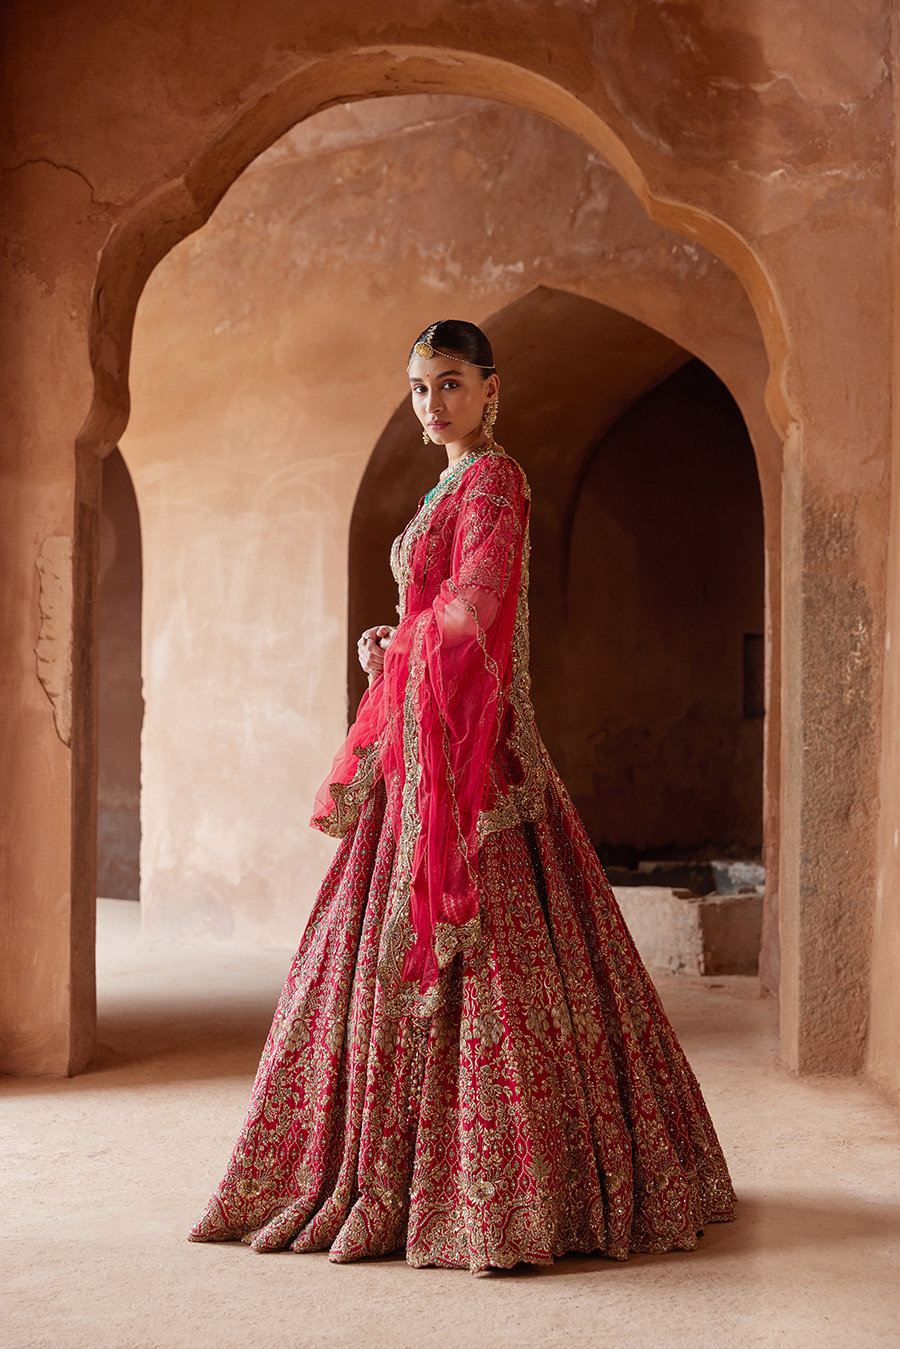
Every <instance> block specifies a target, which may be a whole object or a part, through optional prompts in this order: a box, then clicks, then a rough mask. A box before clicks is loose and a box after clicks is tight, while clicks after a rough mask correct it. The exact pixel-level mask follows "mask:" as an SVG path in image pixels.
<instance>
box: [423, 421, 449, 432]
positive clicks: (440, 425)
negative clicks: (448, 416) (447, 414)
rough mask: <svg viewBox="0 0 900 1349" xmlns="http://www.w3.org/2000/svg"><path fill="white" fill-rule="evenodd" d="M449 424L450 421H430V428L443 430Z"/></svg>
mask: <svg viewBox="0 0 900 1349" xmlns="http://www.w3.org/2000/svg"><path fill="white" fill-rule="evenodd" d="M449 425H450V423H449V422H429V423H428V429H429V430H430V431H443V429H444V427H445V426H449Z"/></svg>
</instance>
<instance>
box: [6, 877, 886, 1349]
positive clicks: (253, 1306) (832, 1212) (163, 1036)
mask: <svg viewBox="0 0 900 1349" xmlns="http://www.w3.org/2000/svg"><path fill="white" fill-rule="evenodd" d="M100 907H101V920H100V933H99V963H100V1039H101V1041H102V1044H103V1046H104V1048H103V1051H102V1054H101V1055H100V1057H99V1058H98V1060H97V1063H96V1064H95V1066H94V1067H93V1068H92V1070H91V1071H90V1072H88V1073H86V1074H84V1075H83V1076H81V1077H78V1078H75V1079H73V1080H70V1081H62V1082H60V1081H52V1082H51V1081H46V1080H23V1079H10V1078H6V1079H3V1080H2V1085H0V1095H2V1109H0V1127H2V1137H3V1141H2V1173H3V1185H4V1193H5V1198H4V1200H3V1208H4V1213H5V1221H4V1224H3V1228H4V1254H3V1275H2V1281H3V1286H4V1293H3V1297H4V1302H5V1307H4V1310H3V1311H2V1312H0V1345H2V1346H3V1349H32V1346H35V1347H36V1346H48V1349H49V1346H54V1349H106V1347H107V1346H109V1347H110V1349H157V1347H158V1349H182V1347H184V1349H187V1346H191V1349H207V1346H209V1349H232V1346H235V1347H236V1346H241V1347H242V1349H243V1347H244V1346H252V1347H253V1349H269V1346H272V1347H273V1349H274V1347H275V1346H278V1349H291V1347H292V1346H303V1349H305V1347H306V1346H319V1345H335V1346H344V1345H353V1346H372V1347H373V1349H381V1346H384V1349H388V1347H390V1349H432V1346H434V1349H437V1347H438V1346H441V1349H453V1347H454V1346H469V1345H472V1346H485V1347H486V1349H489V1347H490V1346H499V1345H502V1346H531V1345H535V1346H537V1345H540V1346H545V1347H546V1346H555V1345H560V1346H562V1345H566V1346H580V1345H590V1346H598V1349H601V1347H603V1346H610V1349H612V1347H613V1346H614V1347H615V1349H682V1346H684V1349H688V1346H690V1349H706V1347H707V1346H709V1347H710V1349H712V1346H717V1347H718V1346H728V1345H751V1346H762V1345H778V1346H783V1347H784V1349H798V1347H799V1346H807V1345H808V1346H816V1347H817V1349H818V1347H819V1346H832V1345H833V1346H841V1347H842V1349H844V1347H845V1346H849V1345H873V1346H874V1345H878V1346H900V1116H898V1113H897V1112H896V1111H895V1110H893V1109H892V1108H891V1107H890V1106H889V1105H887V1104H886V1103H885V1102H884V1101H883V1100H882V1099H881V1098H879V1097H878V1096H877V1095H876V1094H875V1093H874V1092H873V1091H872V1090H871V1089H870V1088H868V1087H867V1086H865V1085H863V1084H861V1083H858V1082H846V1081H830V1080H809V1079H807V1080H805V1081H802V1082H801V1081H797V1080H794V1079H793V1078H791V1077H790V1076H789V1075H788V1074H787V1073H786V1072H784V1071H783V1070H782V1069H780V1068H779V1067H778V1065H777V1060H776V1054H775V1043H776V1039H775V1036H776V1008H775V1007H774V1005H772V1004H770V1003H762V1002H760V1001H759V1000H758V999H757V998H756V997H755V995H754V990H755V983H754V981H751V980H741V979H721V980H712V981H709V982H705V981H703V980H677V979H672V978H668V979H665V980H662V981H660V983H661V991H662V994H663V997H664V999H665V1002H666V1006H667V1008H668V1009H669V1012H670V1015H671V1017H672V1020H673V1022H674V1024H675V1027H676V1029H677V1031H678V1033H679V1035H680V1036H681V1039H682V1043H683V1044H684V1046H685V1048H686V1050H687V1052H688V1054H689V1055H690V1058H691V1061H692V1063H693V1065H694V1068H695V1070H696V1072H697V1075H698V1077H699V1078H700V1081H701V1083H702V1085H703V1088H704V1091H705V1093H706V1098H707V1101H708V1102H709V1106H710V1109H711V1111H712V1115H713V1118H714V1120H715V1121H716V1125H717V1128H718V1130H719V1135H720V1137H721V1139H722V1142H723V1145H724V1147H725V1150H726V1153H727V1155H728V1157H729V1160H730V1162H731V1165H732V1173H733V1175H734V1179H735V1184H736V1186H737V1190H738V1194H739V1196H740V1199H741V1203H740V1210H739V1217H738V1220H737V1221H736V1222H734V1223H731V1224H727V1225H722V1226H714V1227H710V1228H709V1229H708V1230H707V1232H706V1235H705V1236H704V1237H703V1239H702V1242H701V1245H700V1249H699V1250H698V1251H696V1252H694V1253H691V1254H675V1255H665V1256H639V1257H634V1258H633V1259H632V1260H631V1261H630V1262H629V1263H628V1264H623V1265H620V1264H616V1263H612V1262H608V1261H604V1260H602V1259H582V1258H578V1259H566V1260H562V1261H560V1262H558V1263H557V1264H556V1265H555V1266H554V1267H553V1268H551V1269H540V1270H532V1269H527V1268H523V1269H517V1270H514V1271H512V1272H511V1273H505V1274H487V1275H482V1276H479V1277H478V1278H473V1277H472V1276H471V1275H468V1274H464V1273H459V1272H453V1271H442V1270H412V1269H409V1268H408V1267H407V1265H406V1264H405V1263H404V1261H403V1260H402V1259H386V1260H379V1261H372V1262H368V1263H364V1264H359V1265H350V1266H336V1265H331V1264H329V1262H328V1259H327V1256H325V1255H293V1254H281V1255H266V1256H260V1255H257V1254H255V1253H254V1252H252V1251H250V1250H248V1249H247V1248H246V1247H244V1246H240V1245H226V1246H197V1245H191V1244H190V1243H188V1242H187V1241H185V1239H184V1236H185V1233H186V1231H187V1229H188V1228H189V1226H190V1225H191V1223H192V1222H193V1221H194V1219H195V1218H196V1216H197V1215H198V1213H199V1212H200V1210H201V1209H202V1207H203V1205H204V1203H205V1201H206V1199H207V1197H208V1194H209V1192H210V1190H211V1189H212V1188H213V1187H214V1186H215V1184H216V1182H217V1181H218V1179H219V1176H220V1174H221V1171H222V1169H223V1167H224V1163H225V1161H226V1159H227V1155H228V1152H229V1149H230V1145H231V1143H232V1141H233V1137H234V1135H235V1133H236V1131H237V1128H238V1126H239V1124H240V1120H241V1116H242V1112H243V1109H244V1105H245V1103H246V1098H247V1094H248V1090H249V1087H250V1083H251V1079H252V1076H253V1070H254V1068H255V1065H256V1059H257V1057H258V1054H259V1050H260V1048H261V1045H262V1042H263V1040H264V1038H265V1033H266V1030H267V1028H268V1022H269V1019H270V1017H271V1013H272V1009H273V1007H274V1003H275V999H276V997H277V994H278V991H279V988H280V985H281V981H282V979H283V977H284V973H285V971H286V969H287V966H288V964H289V962H290V953H289V952H272V951H248V950H241V951H236V950H217V949H209V948H200V947H186V946H167V945H164V944H162V943H159V942H153V943H142V942H141V941H140V939H139V936H138V927H137V919H138V910H137V905H129V904H127V903H123V902H118V901H115V900H106V901H102V902H101V906H100Z"/></svg>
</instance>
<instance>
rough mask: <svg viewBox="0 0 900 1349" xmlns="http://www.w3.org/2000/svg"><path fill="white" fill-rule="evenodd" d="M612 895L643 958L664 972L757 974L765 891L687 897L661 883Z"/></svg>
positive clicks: (617, 889) (623, 889)
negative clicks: (660, 884)
mask: <svg viewBox="0 0 900 1349" xmlns="http://www.w3.org/2000/svg"><path fill="white" fill-rule="evenodd" d="M614 894H615V896H616V899H617V901H618V904H619V908H620V909H621V911H622V916H623V918H624V919H625V922H626V924H627V926H628V930H629V931H630V933H631V935H632V937H633V938H634V941H635V945H636V946H637V948H638V951H639V952H640V956H641V959H642V960H643V962H644V964H645V965H646V966H647V967H648V969H650V970H661V971H664V972H665V973H667V974H691V975H701V974H756V973H757V970H758V968H759V944H760V934H761V930H762V906H763V895H762V890H761V889H754V890H753V891H749V892H748V893H746V894H739V895H715V894H714V895H707V896H705V898H702V899H700V898H697V897H696V896H694V897H690V898H685V897H681V896H679V895H678V894H677V893H676V892H675V891H674V890H671V889H667V888H666V887H664V886H659V885H645V886H621V887H619V886H617V887H615V888H614Z"/></svg>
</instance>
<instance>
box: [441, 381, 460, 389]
mask: <svg viewBox="0 0 900 1349" xmlns="http://www.w3.org/2000/svg"><path fill="white" fill-rule="evenodd" d="M441 388H442V389H458V388H459V385H458V384H457V382H456V380H455V379H446V380H444V383H443V384H442V385H441Z"/></svg>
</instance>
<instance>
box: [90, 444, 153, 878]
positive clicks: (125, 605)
mask: <svg viewBox="0 0 900 1349" xmlns="http://www.w3.org/2000/svg"><path fill="white" fill-rule="evenodd" d="M141 587H142V566H141V522H140V517H139V515H138V508H137V501H136V500H135V495H134V487H133V486H132V483H131V478H130V476H129V473H128V469H127V468H126V467H125V461H124V460H123V458H122V456H121V454H120V453H119V451H118V450H113V452H112V454H110V455H107V457H106V458H105V459H104V460H103V498H102V513H101V516H100V584H99V589H98V608H99V615H98V626H99V640H100V649H99V707H98V729H99V761H98V777H97V893H98V894H100V895H104V896H106V898H108V899H137V898H138V894H139V888H140V846H141V723H142V721H143V717H144V699H143V695H142V693H141Z"/></svg>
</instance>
